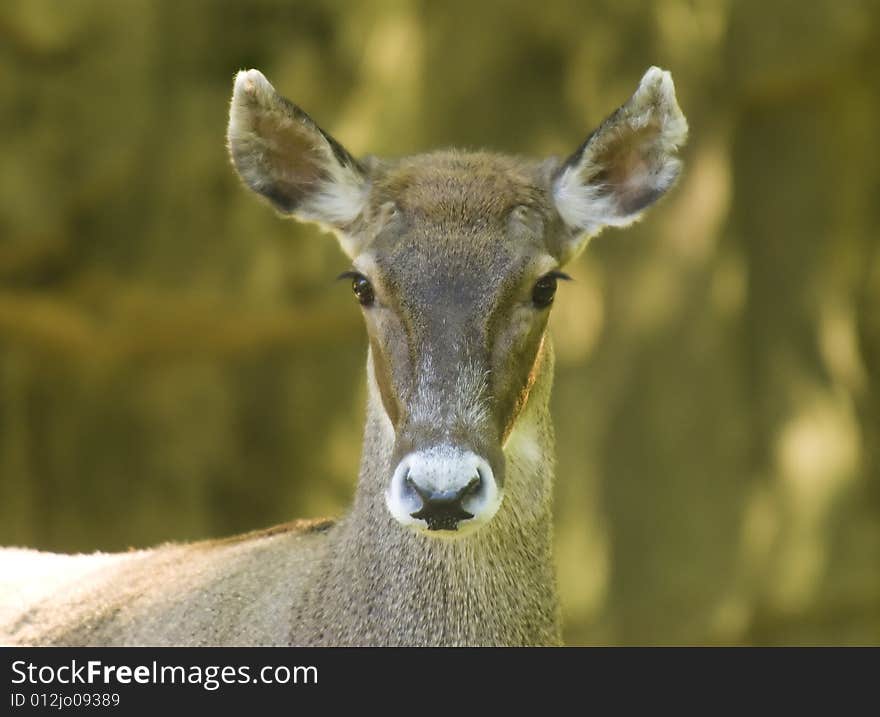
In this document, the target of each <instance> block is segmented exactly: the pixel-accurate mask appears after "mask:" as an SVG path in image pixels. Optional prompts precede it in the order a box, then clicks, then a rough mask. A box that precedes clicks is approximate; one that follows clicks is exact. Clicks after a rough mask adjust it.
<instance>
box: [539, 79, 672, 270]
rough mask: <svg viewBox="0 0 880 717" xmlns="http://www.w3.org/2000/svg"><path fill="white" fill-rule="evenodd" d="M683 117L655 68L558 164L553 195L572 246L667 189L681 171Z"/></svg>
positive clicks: (631, 215)
mask: <svg viewBox="0 0 880 717" xmlns="http://www.w3.org/2000/svg"><path fill="white" fill-rule="evenodd" d="M687 132H688V126H687V120H685V117H684V115H683V114H682V112H681V109H679V106H678V103H677V102H676V99H675V87H674V85H673V84H672V76H671V75H670V74H669V73H668V72H664V71H663V70H661V69H660V68H658V67H652V68H650V69H649V70H648V71H647V72H646V73H645V75H644V77H642V81H641V82H640V83H639V87H638V89H637V90H636V91H635V94H633V96H632V97H631V98H630V100H629V101H628V102H627V103H626V104H625V105H623V106H622V107H620V108H619V109H618V110H617V111H616V112H614V113H613V114H612V115H611V116H609V117H608V118H607V119H606V120H605V121H604V122H603V123H602V124H601V125H600V126H599V128H598V129H597V130H595V131H594V132H593V133H592V134H591V135H590V136H589V137H588V138H587V140H586V142H584V143H583V144H582V145H581V146H580V148H579V149H578V150H577V151H576V152H575V153H574V154H573V155H571V157H569V158H568V160H567V161H566V162H565V163H564V164H563V165H562V167H560V169H559V170H558V171H557V173H556V175H555V177H554V179H553V198H554V201H555V203H556V208H557V211H558V212H559V215H560V216H561V217H562V219H563V221H564V222H565V223H566V225H567V226H568V227H569V228H570V229H571V230H572V231H573V232H574V233H575V234H576V235H577V237H578V239H577V240H576V241H577V244H578V246H576V247H570V252H571V254H574V253H576V251H577V249H579V248H580V246H582V245H583V243H584V240H585V239H586V238H588V237H589V236H591V235H594V234H596V233H597V232H598V231H600V230H601V229H602V228H603V227H606V226H616V227H621V226H626V225H627V224H631V223H632V222H634V221H636V220H637V219H639V217H641V215H642V213H643V212H644V210H645V209H646V208H647V207H648V206H650V205H651V204H652V203H653V202H654V201H656V200H657V199H659V198H660V197H661V196H662V195H663V194H664V193H665V192H666V190H667V189H669V188H670V187H671V186H672V185H673V183H674V182H675V180H676V178H677V177H678V174H679V171H680V170H681V162H680V161H679V159H678V158H677V157H676V156H675V155H676V152H677V151H678V149H679V148H680V147H681V146H682V145H683V144H684V142H685V140H686V139H687Z"/></svg>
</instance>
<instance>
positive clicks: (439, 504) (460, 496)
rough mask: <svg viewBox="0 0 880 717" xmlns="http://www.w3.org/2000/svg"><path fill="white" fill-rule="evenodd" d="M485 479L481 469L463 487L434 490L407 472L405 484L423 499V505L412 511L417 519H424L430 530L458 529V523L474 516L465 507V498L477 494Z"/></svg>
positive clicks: (412, 514)
mask: <svg viewBox="0 0 880 717" xmlns="http://www.w3.org/2000/svg"><path fill="white" fill-rule="evenodd" d="M482 483H483V479H482V477H481V476H480V473H479V471H477V473H476V474H475V475H473V476H471V479H470V480H469V481H468V482H467V484H466V485H464V486H462V487H461V488H452V489H451V490H434V489H432V488H423V487H422V486H420V485H419V484H418V483H417V482H416V481H415V479H414V478H413V477H412V475H411V474H409V473H408V474H407V476H406V478H405V479H404V484H405V486H406V488H407V489H409V490H413V491H415V492H416V494H417V495H418V497H419V498H420V499H421V501H422V507H421V508H420V509H419V510H417V511H415V512H413V513H410V516H412V517H413V518H416V519H417V520H424V521H425V522H426V523H427V524H428V530H458V524H459V523H460V522H461V521H463V520H470V519H471V518H473V517H474V514H473V513H469V512H468V511H466V510H465V509H464V507H463V502H464V500H465V498H467V497H468V496H471V495H476V494H477V493H479V491H480V486H481V485H482Z"/></svg>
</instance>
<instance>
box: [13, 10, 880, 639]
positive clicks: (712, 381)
mask: <svg viewBox="0 0 880 717" xmlns="http://www.w3.org/2000/svg"><path fill="white" fill-rule="evenodd" d="M878 50H880V3H874V2H861V3H860V2H848V1H846V0H844V1H834V0H821V1H816V2H810V3H802V2H794V1H791V2H782V1H779V2H777V1H772V2H768V0H743V1H741V2H716V1H697V0H663V1H658V2H653V3H647V2H637V1H624V0H606V1H602V2H585V1H584V0H571V1H569V2H555V1H554V2H543V3H538V2H534V1H531V2H513V3H512V2H483V1H481V2H474V1H473V0H469V1H467V2H465V1H463V0H451V1H447V2H405V1H400V2H381V3H375V4H370V3H350V2H342V0H337V1H333V0H327V1H324V2H317V1H316V2H282V1H280V0H261V1H259V2H244V1H243V0H235V1H229V2H201V1H197V0H174V1H170V0H162V1H157V0H125V1H124V2H122V1H120V2H115V1H113V0H103V1H101V0H67V1H66V2H64V3H61V2H57V1H55V2H53V1H50V0H6V2H4V3H3V4H2V6H0V158H2V159H0V163H2V170H0V543H2V544H19V545H30V546H36V547H40V548H44V549H48V550H58V551H91V550H95V549H103V550H118V549H124V548H126V547H128V546H145V545H149V544H153V543H157V542H161V541H167V540H184V539H193V538H201V537H207V536H221V535H227V534H230V533H234V532H237V531H243V530H247V529H250V528H256V527H260V526H266V525H270V524H273V523H276V522H282V521H285V520H288V519H290V518H293V517H299V516H314V515H319V514H338V513H339V512H341V511H342V510H344V509H345V507H346V506H347V504H348V503H349V501H350V498H351V495H352V490H353V481H354V477H355V475H356V471H357V464H358V458H359V449H360V436H361V423H362V420H363V414H364V401H365V390H364V376H363V373H364V370H363V369H364V359H365V350H366V342H365V336H364V331H363V329H362V327H361V319H360V316H359V312H358V309H357V306H356V305H355V302H354V301H353V299H352V297H351V296H350V292H349V289H348V287H347V286H345V285H342V284H341V283H340V284H337V283H335V282H334V281H333V277H334V276H335V275H336V274H337V273H338V272H339V271H341V270H343V269H345V268H347V262H346V260H345V258H344V256H343V255H342V253H341V251H340V250H339V249H338V248H337V247H336V245H335V242H334V241H333V240H332V238H330V237H328V236H322V235H320V233H319V232H318V230H316V229H314V228H312V227H308V226H305V227H303V226H298V225H296V224H294V223H292V222H288V221H283V220H282V219H280V218H279V217H277V216H276V215H274V214H273V212H272V211H271V210H270V209H268V208H267V207H266V206H265V205H263V204H262V203H260V202H259V201H257V199H256V198H255V197H254V196H253V195H251V194H250V193H248V192H247V191H245V190H244V189H243V188H242V187H241V186H240V185H239V183H238V181H237V179H236V178H235V176H234V175H233V171H232V169H231V167H230V166H229V163H228V160H227V158H226V154H225V149H224V131H225V122H226V111H227V102H228V98H229V95H230V93H231V89H232V76H233V74H234V72H235V71H236V70H237V69H239V68H244V67H257V68H259V69H261V70H263V71H264V72H265V73H266V74H267V76H268V77H269V78H270V80H272V82H273V83H274V84H275V86H276V87H277V88H278V89H279V90H280V91H281V92H282V93H284V94H285V95H287V96H288V97H290V98H291V99H293V100H294V101H295V102H297V103H299V104H300V105H302V106H303V107H304V108H306V110H307V111H308V112H309V113H310V114H312V116H313V117H314V118H315V119H316V120H317V121H318V122H319V123H320V124H321V125H322V126H323V127H324V128H325V129H327V130H328V131H330V132H331V133H333V134H334V135H335V136H337V137H338V138H339V139H340V140H341V141H342V142H343V143H344V144H345V145H346V146H347V147H348V148H349V150H351V151H352V152H353V153H355V154H365V153H376V154H388V155H401V154H409V153H415V152H419V151H422V150H427V149H430V148H434V147H437V146H450V145H456V146H465V147H474V148H476V147H488V148H492V149H496V150H500V151H508V152H516V153H522V154H532V155H544V154H559V155H565V154H567V153H569V152H570V151H572V150H574V149H575V147H577V145H578V144H580V142H581V141H582V140H583V139H584V137H585V136H586V134H587V132H588V131H589V130H590V129H591V128H592V127H594V126H595V125H596V124H597V123H598V122H599V121H600V120H601V119H602V118H603V117H604V115H605V114H607V113H608V112H610V111H611V110H612V109H614V108H615V107H617V106H618V105H619V104H621V103H622V102H623V101H625V100H626V99H627V97H628V96H629V95H630V93H631V92H632V91H633V89H634V88H635V86H636V84H637V82H638V80H639V78H640V77H641V74H642V72H643V71H644V70H645V69H646V68H647V67H648V66H649V65H652V64H658V65H660V66H662V67H664V68H667V69H670V70H671V71H672V73H673V76H674V78H675V81H676V85H677V89H678V97H679V101H680V104H681V106H682V108H683V109H684V111H685V113H686V115H687V117H688V119H689V122H690V125H691V136H690V141H689V144H688V146H687V149H686V152H685V161H686V171H685V174H684V176H683V178H682V181H681V182H680V184H679V186H678V187H677V188H676V189H675V190H674V192H672V193H671V195H670V196H669V197H668V198H667V200H666V201H664V202H663V203H662V204H661V205H660V206H659V207H658V208H657V209H656V210H655V211H654V212H652V213H651V214H650V215H649V217H648V219H647V220H646V221H645V222H643V223H642V224H641V225H639V226H637V227H635V228H633V229H630V230H628V231H625V232H620V231H608V232H606V233H605V234H603V235H602V236H601V237H600V238H598V239H597V240H595V241H594V242H593V244H592V245H591V246H590V248H589V249H588V251H587V253H586V254H585V255H584V256H583V257H582V258H581V259H580V260H578V261H577V262H576V264H575V265H574V266H573V267H572V269H571V273H572V274H573V275H574V277H575V278H576V279H577V281H576V282H573V283H570V284H566V285H565V286H564V287H562V288H561V291H560V297H559V300H558V301H557V305H556V308H555V310H554V316H553V318H552V331H553V335H554V338H555V343H556V346H557V353H558V375H557V379H556V388H555V396H554V406H553V410H554V415H555V419H556V425H557V431H558V443H559V446H558V451H559V461H558V471H557V474H558V480H557V486H558V488H557V500H556V514H557V523H556V543H557V560H558V572H559V581H560V589H561V595H562V599H563V608H564V614H565V636H566V639H567V641H568V642H571V643H590V644H593V643H598V644H607V643H611V644H630V643H652V644H653V643H710V644H715V643H734V644H739V643H747V644H755V643H757V644H777V643H822V644H826V643H833V644H838V643H880V240H878V228H880V202H878V197H880V139H878V130H877V117H878V116H880V88H878V82H877V56H878Z"/></svg>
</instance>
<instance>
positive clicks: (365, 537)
mask: <svg viewBox="0 0 880 717" xmlns="http://www.w3.org/2000/svg"><path fill="white" fill-rule="evenodd" d="M548 354H549V358H548V360H546V361H544V362H543V368H542V370H541V373H540V375H539V376H538V378H537V379H536V381H535V385H534V388H533V390H532V392H531V394H530V396H529V400H528V404H527V405H526V407H525V408H524V409H523V412H522V414H521V417H520V418H519V420H518V422H517V425H516V426H515V428H514V429H513V431H512V432H511V434H510V436H509V438H508V441H507V444H506V445H505V447H504V453H505V459H506V482H505V486H504V492H505V497H504V501H503V503H502V506H501V508H500V509H499V511H498V513H497V515H496V516H495V517H494V519H493V520H492V521H491V522H490V523H489V524H488V525H486V526H484V527H483V528H481V529H480V530H479V531H477V532H476V533H474V534H472V535H469V536H467V537H463V538H433V537H429V536H425V535H422V534H419V533H416V532H414V531H413V530H411V529H408V528H405V527H403V526H401V525H399V524H398V523H397V522H396V521H395V520H394V519H393V518H392V516H391V515H390V514H389V512H388V510H387V508H386V507H385V502H384V489H385V486H386V485H387V482H388V476H389V475H390V472H391V471H392V470H393V466H392V462H391V455H392V450H393V445H394V431H393V428H392V426H391V423H390V421H389V420H388V418H387V416H386V414H385V412H384V409H383V408H382V404H381V399H380V398H379V393H378V388H377V385H376V381H375V378H374V374H373V367H372V360H371V359H368V408H367V421H366V430H365V437H364V446H363V456H362V461H361V468H360V477H359V481H358V488H357V493H356V497H355V501H354V506H353V508H352V511H351V513H350V514H349V515H348V516H347V517H346V518H345V519H344V520H343V521H342V522H341V524H340V525H339V527H338V529H337V531H336V532H335V534H334V535H333V536H332V543H331V548H330V551H329V554H328V558H327V565H326V566H325V568H326V569H325V570H324V571H323V574H322V578H321V583H322V585H321V587H320V588H319V590H318V591H317V592H316V596H315V597H316V600H317V602H318V603H319V604H318V605H316V607H318V608H319V609H320V610H321V613H322V615H321V621H322V623H323V624H324V625H325V626H328V628H327V629H329V630H331V631H332V630H333V629H338V630H339V634H335V635H332V636H331V635H330V634H327V633H325V635H326V638H325V639H326V641H327V642H332V643H334V644H346V643H354V644H371V643H380V644H393V643H400V644H421V645H432V644H446V645H455V644H515V645H519V644H555V643H558V642H559V639H560V635H559V619H558V614H557V612H558V608H557V597H556V585H555V571H554V566H553V560H552V522H551V511H552V482H553V479H552V469H553V450H554V446H553V430H552V425H551V422H550V416H549V408H548V399H549V394H550V386H551V383H552V370H553V369H552V363H553V362H552V351H550V350H549V346H548ZM332 626H336V627H335V628H334V627H332ZM319 642H320V640H319Z"/></svg>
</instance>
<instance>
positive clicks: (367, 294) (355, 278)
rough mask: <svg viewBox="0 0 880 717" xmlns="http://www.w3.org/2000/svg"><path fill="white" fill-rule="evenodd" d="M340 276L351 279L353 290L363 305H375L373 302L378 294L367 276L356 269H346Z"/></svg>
mask: <svg viewBox="0 0 880 717" xmlns="http://www.w3.org/2000/svg"><path fill="white" fill-rule="evenodd" d="M338 278H339V279H351V290H352V291H353V292H354V295H355V296H356V297H357V300H358V303H359V304H360V305H361V306H372V305H373V302H374V301H375V300H376V294H375V293H374V291H373V285H372V284H371V283H370V280H369V279H368V278H367V277H365V276H364V275H363V274H360V273H358V272H356V271H345V272H343V273H342V274H340V275H339V277H338Z"/></svg>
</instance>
